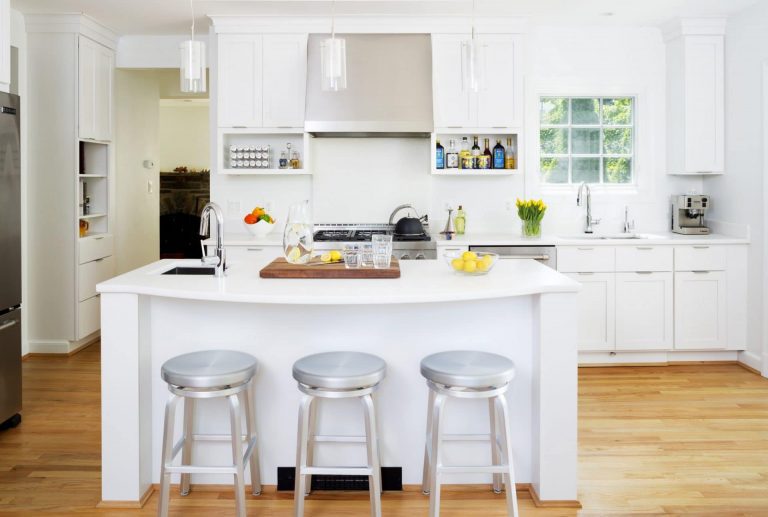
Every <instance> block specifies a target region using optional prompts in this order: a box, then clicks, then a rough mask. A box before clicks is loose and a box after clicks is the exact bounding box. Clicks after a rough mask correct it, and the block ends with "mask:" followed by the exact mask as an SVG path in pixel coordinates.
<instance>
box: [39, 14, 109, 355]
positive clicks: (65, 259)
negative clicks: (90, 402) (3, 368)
mask: <svg viewBox="0 0 768 517" xmlns="http://www.w3.org/2000/svg"><path fill="white" fill-rule="evenodd" d="M25 20H26V24H27V34H28V36H27V44H28V64H27V69H28V76H29V80H28V84H29V90H28V93H27V95H28V103H27V105H28V106H29V114H28V117H27V120H28V124H29V130H28V134H29V139H28V142H27V144H28V145H27V152H28V155H29V160H28V164H29V166H28V167H29V182H28V195H27V199H28V208H27V212H28V213H27V221H28V230H27V233H28V243H29V244H28V245H29V262H28V264H29V265H28V267H29V272H28V275H27V276H28V278H29V289H28V300H29V301H28V303H27V306H28V311H29V312H28V314H30V324H29V345H30V352H44V353H69V352H72V351H73V350H75V349H77V348H79V347H81V346H83V345H85V344H88V343H90V342H91V341H93V340H94V339H96V338H97V337H98V335H99V329H100V299H99V296H98V294H97V293H96V284H97V283H99V282H101V281H102V280H106V279H107V278H110V277H112V276H114V270H115V267H114V258H113V256H112V255H113V237H112V228H113V218H114V215H113V214H114V143H113V125H114V116H113V104H114V99H113V96H114V95H113V91H114V67H115V64H114V60H115V48H116V44H117V36H116V35H115V34H114V33H112V32H111V31H110V30H109V29H107V28H106V27H104V26H102V25H100V24H99V23H97V22H95V21H94V20H92V19H90V18H88V17H86V16H83V15H27V16H26V18H25Z"/></svg>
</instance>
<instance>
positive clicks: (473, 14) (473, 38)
mask: <svg viewBox="0 0 768 517" xmlns="http://www.w3.org/2000/svg"><path fill="white" fill-rule="evenodd" d="M474 40H475V0H472V41H474Z"/></svg>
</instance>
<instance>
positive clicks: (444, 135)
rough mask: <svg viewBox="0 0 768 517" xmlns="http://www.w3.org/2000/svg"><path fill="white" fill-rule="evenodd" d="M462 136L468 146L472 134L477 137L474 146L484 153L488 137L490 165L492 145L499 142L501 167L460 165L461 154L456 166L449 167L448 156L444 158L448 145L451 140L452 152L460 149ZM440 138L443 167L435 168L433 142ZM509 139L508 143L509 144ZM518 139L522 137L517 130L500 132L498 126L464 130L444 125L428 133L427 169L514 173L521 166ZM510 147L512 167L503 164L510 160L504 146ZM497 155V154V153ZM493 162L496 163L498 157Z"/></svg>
mask: <svg viewBox="0 0 768 517" xmlns="http://www.w3.org/2000/svg"><path fill="white" fill-rule="evenodd" d="M464 137H466V138H467V143H468V144H469V147H470V148H471V147H472V145H473V143H474V137H477V141H478V146H479V147H480V153H481V154H484V151H485V140H486V139H487V140H488V148H489V151H490V152H491V157H490V158H489V161H490V162H491V166H493V158H494V157H493V153H494V148H495V147H496V145H497V142H498V143H500V144H501V147H502V148H503V150H502V151H501V152H503V153H504V155H505V157H504V160H503V162H502V163H504V164H505V168H490V169H486V168H481V169H474V168H472V169H470V168H462V167H461V165H462V163H461V158H460V157H459V159H458V164H459V167H458V168H450V167H448V165H449V160H448V158H449V157H448V153H449V150H450V147H451V141H453V142H454V143H455V151H456V153H460V152H461V147H462V139H463V138H464ZM438 141H439V142H440V144H441V145H442V146H443V152H444V156H445V158H444V164H445V166H444V167H443V168H440V169H439V168H437V153H436V150H437V142H438ZM509 143H511V145H509ZM521 143H522V137H521V135H520V134H519V133H517V132H500V131H499V129H493V128H485V129H476V130H468V129H464V128H448V129H437V130H436V132H435V133H432V138H431V152H432V154H431V158H430V169H431V173H432V174H433V175H434V176H513V175H516V174H521V172H522V167H521V163H520V154H519V149H520V147H521ZM510 147H511V149H512V151H513V154H514V158H513V159H512V160H511V163H512V167H510V168H507V166H508V164H507V162H508V161H510V157H509V156H508V150H509V148H510ZM497 158H498V157H497ZM496 163H499V162H498V161H497V162H496Z"/></svg>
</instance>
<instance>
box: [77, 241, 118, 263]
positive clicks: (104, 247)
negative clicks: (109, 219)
mask: <svg viewBox="0 0 768 517" xmlns="http://www.w3.org/2000/svg"><path fill="white" fill-rule="evenodd" d="M78 243H79V246H80V254H79V257H80V260H79V263H80V264H85V263H86V262H91V261H93V260H96V259H100V258H103V257H109V256H110V255H112V254H113V253H112V246H113V237H112V236H111V235H96V236H94V237H84V238H82V239H80V240H79V241H78Z"/></svg>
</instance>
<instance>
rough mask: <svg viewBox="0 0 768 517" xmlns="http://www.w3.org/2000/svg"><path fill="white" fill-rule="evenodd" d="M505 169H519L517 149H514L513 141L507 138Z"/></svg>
mask: <svg viewBox="0 0 768 517" xmlns="http://www.w3.org/2000/svg"><path fill="white" fill-rule="evenodd" d="M504 168H505V169H517V153H516V152H515V148H514V147H512V139H511V138H507V154H506V155H505V157H504Z"/></svg>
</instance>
